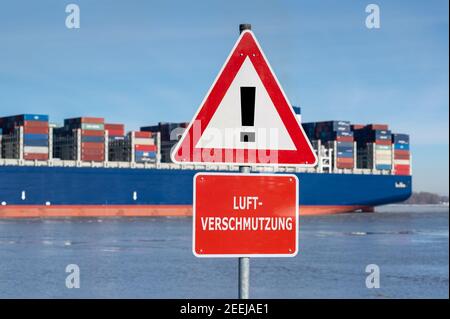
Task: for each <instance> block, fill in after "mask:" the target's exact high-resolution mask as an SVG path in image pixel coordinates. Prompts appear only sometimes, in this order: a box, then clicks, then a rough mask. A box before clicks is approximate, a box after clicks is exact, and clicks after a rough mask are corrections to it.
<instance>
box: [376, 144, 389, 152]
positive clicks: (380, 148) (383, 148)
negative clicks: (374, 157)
mask: <svg viewBox="0 0 450 319" xmlns="http://www.w3.org/2000/svg"><path fill="white" fill-rule="evenodd" d="M375 148H376V149H377V150H386V151H388V150H392V146H391V145H376V146H375Z"/></svg>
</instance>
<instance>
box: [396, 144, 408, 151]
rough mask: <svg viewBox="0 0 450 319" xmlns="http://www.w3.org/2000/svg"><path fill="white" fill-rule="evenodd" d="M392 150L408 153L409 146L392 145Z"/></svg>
mask: <svg viewBox="0 0 450 319" xmlns="http://www.w3.org/2000/svg"><path fill="white" fill-rule="evenodd" d="M394 150H404V151H409V144H394Z"/></svg>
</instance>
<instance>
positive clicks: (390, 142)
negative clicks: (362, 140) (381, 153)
mask: <svg viewBox="0 0 450 319" xmlns="http://www.w3.org/2000/svg"><path fill="white" fill-rule="evenodd" d="M375 144H378V145H392V141H391V140H376V141H375Z"/></svg>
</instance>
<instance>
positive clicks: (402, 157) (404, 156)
mask: <svg viewBox="0 0 450 319" xmlns="http://www.w3.org/2000/svg"><path fill="white" fill-rule="evenodd" d="M394 159H397V160H409V154H394Z"/></svg>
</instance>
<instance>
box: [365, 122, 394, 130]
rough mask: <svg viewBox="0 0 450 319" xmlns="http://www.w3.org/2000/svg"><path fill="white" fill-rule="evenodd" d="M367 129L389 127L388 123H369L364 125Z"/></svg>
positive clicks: (385, 128)
mask: <svg viewBox="0 0 450 319" xmlns="http://www.w3.org/2000/svg"><path fill="white" fill-rule="evenodd" d="M366 127H367V128H368V129H369V130H381V131H384V130H388V129H389V125H387V124H369V125H367V126H366Z"/></svg>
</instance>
